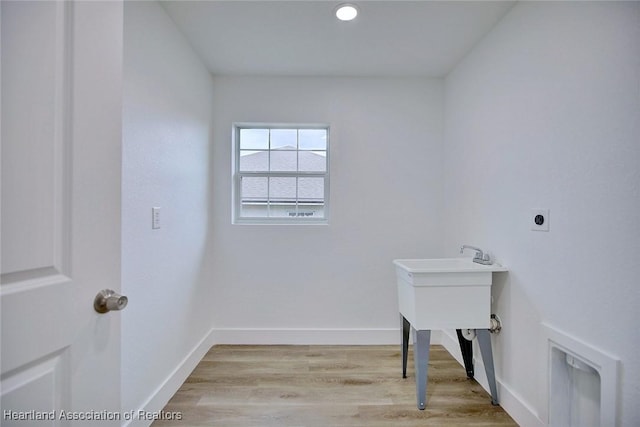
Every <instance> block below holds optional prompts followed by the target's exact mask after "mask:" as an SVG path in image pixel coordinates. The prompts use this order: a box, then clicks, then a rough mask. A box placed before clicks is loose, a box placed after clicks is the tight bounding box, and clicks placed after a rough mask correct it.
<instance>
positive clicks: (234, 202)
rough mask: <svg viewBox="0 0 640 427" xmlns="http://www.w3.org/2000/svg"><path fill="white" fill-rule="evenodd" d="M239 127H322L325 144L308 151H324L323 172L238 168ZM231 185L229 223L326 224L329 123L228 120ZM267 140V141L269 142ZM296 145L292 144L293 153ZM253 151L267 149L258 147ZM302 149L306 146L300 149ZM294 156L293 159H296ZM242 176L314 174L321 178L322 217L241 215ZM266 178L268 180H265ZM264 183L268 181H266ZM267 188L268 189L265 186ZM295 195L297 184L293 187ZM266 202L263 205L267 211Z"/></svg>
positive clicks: (327, 211)
mask: <svg viewBox="0 0 640 427" xmlns="http://www.w3.org/2000/svg"><path fill="white" fill-rule="evenodd" d="M241 129H296V130H300V129H324V130H326V133H327V140H326V147H325V149H324V150H309V151H325V153H326V169H325V171H324V172H305V171H279V172H270V171H263V172H240V137H239V135H240V130H241ZM231 133H232V156H231V157H232V159H231V171H232V174H231V175H232V176H231V180H232V185H231V223H232V224H234V225H235V224H254V225H256V224H257V225H272V224H280V225H300V224H304V225H327V224H328V223H329V214H330V203H329V183H330V179H329V178H330V158H331V155H330V146H331V144H330V138H331V136H330V135H331V126H330V125H329V124H328V123H250V122H234V123H232V131H231ZM269 144H270V143H269ZM298 148H299V147H296V150H295V152H296V153H297V152H298V151H300V150H298ZM256 151H270V148H269V149H267V150H264V149H261V150H256ZM302 151H306V150H302ZM298 161H299V160H298V157H296V162H298ZM243 176H248V177H251V176H258V177H260V176H264V177H280V176H283V177H286V176H290V177H296V178H300V177H318V178H323V179H324V198H323V212H324V214H323V217H322V218H302V217H295V218H288V217H245V218H243V217H241V216H240V212H241V206H240V195H241V188H240V185H241V184H240V183H241V179H242V177H243ZM267 182H268V181H267ZM267 185H268V184H267ZM267 192H268V190H267ZM296 199H297V187H296ZM269 206H270V205H267V211H268V209H269Z"/></svg>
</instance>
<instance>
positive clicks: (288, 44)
mask: <svg viewBox="0 0 640 427" xmlns="http://www.w3.org/2000/svg"><path fill="white" fill-rule="evenodd" d="M161 3H162V5H163V6H164V8H165V10H166V11H167V13H168V14H169V16H170V17H171V18H172V19H173V21H174V22H175V23H176V25H177V26H178V27H179V28H180V30H181V31H182V32H183V33H184V35H185V36H186V37H187V39H188V40H189V41H190V43H191V45H192V46H193V48H194V49H195V50H196V52H197V53H198V54H199V55H200V56H201V57H202V58H203V60H204V62H205V63H206V64H207V66H208V67H209V69H210V71H211V72H212V73H213V74H218V75H268V76H273V75H279V76H362V77H365V76H429V77H441V76H444V75H446V74H447V73H448V72H449V71H450V70H451V69H452V68H453V67H454V66H455V65H456V64H457V63H458V61H460V59H461V58H462V57H464V56H465V55H466V54H467V53H468V52H469V50H470V49H471V48H472V47H473V46H474V45H475V44H476V43H477V42H478V41H479V40H480V39H481V38H482V37H483V36H484V35H485V34H487V33H488V32H489V31H490V30H491V29H492V28H493V26H494V25H495V24H496V23H497V22H498V21H499V20H500V19H501V18H502V17H503V16H504V15H505V14H506V13H507V12H508V11H509V9H510V8H511V7H512V6H513V4H514V2H511V1H398V0H395V1H372V0H368V1H363V0H354V1H349V3H352V4H356V5H357V6H358V8H359V10H360V13H359V15H358V17H357V18H356V20H354V21H351V22H341V21H338V20H337V19H336V18H335V15H334V9H335V7H336V6H337V5H338V4H340V3H343V2H340V1H327V0H322V1H314V0H297V1H265V0H263V1H238V0H236V1H220V0H214V1H211V0H210V1H163V2H161Z"/></svg>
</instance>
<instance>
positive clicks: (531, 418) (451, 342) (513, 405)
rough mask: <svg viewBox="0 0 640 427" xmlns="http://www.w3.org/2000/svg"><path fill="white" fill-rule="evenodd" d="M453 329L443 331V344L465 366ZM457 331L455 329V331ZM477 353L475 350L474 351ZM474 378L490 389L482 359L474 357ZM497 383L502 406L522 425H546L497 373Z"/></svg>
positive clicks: (534, 426) (525, 426)
mask: <svg viewBox="0 0 640 427" xmlns="http://www.w3.org/2000/svg"><path fill="white" fill-rule="evenodd" d="M451 332H452V331H449V330H446V331H442V335H441V338H440V339H441V344H442V345H443V346H444V348H445V349H446V350H447V351H448V352H449V354H451V356H453V358H454V359H456V360H457V361H458V363H460V365H461V366H464V362H463V360H462V353H461V352H460V344H459V343H458V337H457V336H454V335H452V334H451ZM453 332H455V331H453ZM474 354H475V352H474ZM473 369H474V379H475V380H476V381H477V382H478V383H479V384H480V385H481V386H482V388H484V389H485V391H486V392H487V393H490V391H489V383H488V382H487V374H486V373H485V370H484V364H483V363H482V360H481V359H479V358H476V357H475V355H474V358H473ZM496 385H497V387H498V400H499V401H500V406H501V407H502V409H504V410H505V412H506V413H507V414H509V416H511V418H513V419H514V421H515V422H516V423H518V425H519V426H521V427H544V426H545V425H546V424H545V423H544V422H542V420H541V419H540V418H539V417H538V415H537V411H536V410H535V409H534V408H533V407H532V406H531V405H529V404H528V403H527V402H526V401H525V400H524V399H523V398H522V396H519V395H518V394H517V393H516V392H515V391H514V390H512V389H511V388H509V386H507V385H506V384H504V383H503V382H502V380H501V378H499V377H498V376H497V375H496ZM487 404H488V405H490V404H491V403H490V398H489V396H487Z"/></svg>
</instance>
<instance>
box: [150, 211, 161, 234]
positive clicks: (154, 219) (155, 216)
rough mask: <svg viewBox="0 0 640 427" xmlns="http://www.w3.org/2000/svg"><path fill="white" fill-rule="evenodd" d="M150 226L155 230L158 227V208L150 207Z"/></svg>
mask: <svg viewBox="0 0 640 427" xmlns="http://www.w3.org/2000/svg"><path fill="white" fill-rule="evenodd" d="M151 228H152V229H153V230H157V229H158V228H160V208H159V207H155V208H151Z"/></svg>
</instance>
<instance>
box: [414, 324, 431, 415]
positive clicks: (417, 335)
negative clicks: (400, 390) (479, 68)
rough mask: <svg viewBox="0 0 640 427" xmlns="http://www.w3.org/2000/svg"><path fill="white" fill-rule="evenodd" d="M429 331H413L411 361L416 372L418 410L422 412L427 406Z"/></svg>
mask: <svg viewBox="0 0 640 427" xmlns="http://www.w3.org/2000/svg"><path fill="white" fill-rule="evenodd" d="M430 341H431V331H430V330H420V331H418V330H415V329H414V340H413V360H414V365H415V370H416V395H417V396H418V409H420V410H423V409H424V408H425V406H426V404H427V370H428V368H429V345H430Z"/></svg>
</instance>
